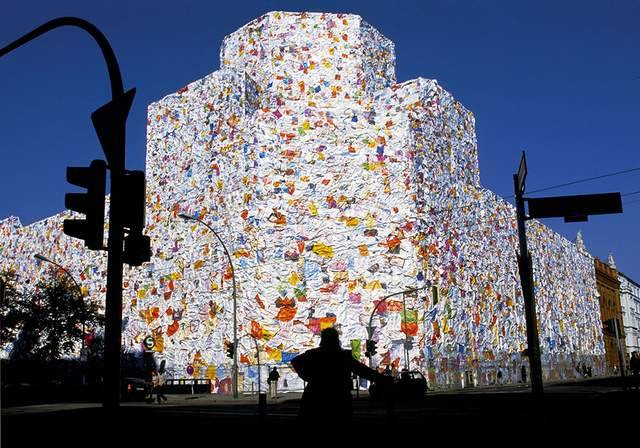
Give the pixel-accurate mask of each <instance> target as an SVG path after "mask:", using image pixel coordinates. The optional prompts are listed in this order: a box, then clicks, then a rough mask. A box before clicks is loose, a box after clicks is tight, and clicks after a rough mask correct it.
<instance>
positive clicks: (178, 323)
mask: <svg viewBox="0 0 640 448" xmlns="http://www.w3.org/2000/svg"><path fill="white" fill-rule="evenodd" d="M220 64H221V68H220V70H218V71H216V72H214V73H212V74H210V75H208V76H206V77H205V78H203V79H201V80H198V81H195V82H193V83H191V84H189V85H187V86H186V87H184V88H182V89H180V90H179V91H178V92H176V93H175V94H171V95H169V96H167V97H165V98H163V99H161V100H159V101H157V102H155V103H153V104H151V105H150V106H149V109H148V128H147V170H146V171H147V199H148V208H147V224H148V234H149V235H150V236H151V238H152V247H153V256H152V260H151V262H150V263H146V264H145V265H143V266H142V267H141V268H136V269H125V283H124V288H125V289H124V308H123V313H124V324H123V346H124V349H125V350H127V351H132V352H142V351H145V350H148V348H146V347H145V344H144V341H145V339H147V338H149V337H151V338H152V340H153V348H151V350H153V351H155V352H156V356H157V358H158V359H165V360H167V368H168V370H169V372H170V373H171V374H172V375H173V376H174V377H177V378H182V377H198V378H200V377H208V378H211V379H213V380H215V381H216V384H217V385H218V386H217V387H219V388H220V390H227V389H226V388H227V387H228V386H229V382H230V380H229V379H230V375H231V371H230V360H229V359H228V358H226V355H225V352H224V342H225V341H231V340H232V339H233V320H232V309H233V302H232V299H231V297H232V294H231V283H232V273H231V268H230V266H229V265H228V263H227V260H226V257H225V255H224V253H223V251H222V248H221V247H220V245H219V243H218V242H217V240H216V238H215V236H214V235H213V234H212V233H211V232H210V231H209V230H208V229H207V228H206V227H205V226H202V225H199V224H198V223H196V222H194V221H184V220H182V219H180V218H179V214H182V213H184V214H188V215H191V216H193V217H194V218H197V219H201V220H203V221H205V222H206V223H208V224H209V225H210V226H211V227H212V228H214V229H215V230H216V231H217V232H218V233H219V234H220V236H221V238H222V239H223V241H225V244H226V245H227V247H228V248H229V251H230V253H231V256H232V259H233V261H234V267H235V275H236V280H237V285H238V299H237V306H238V333H239V335H241V337H240V344H239V345H240V347H239V360H240V366H241V369H242V370H241V372H242V386H243V387H244V388H245V389H247V388H249V385H250V384H251V383H255V380H256V377H257V370H256V356H255V355H256V354H255V346H254V341H253V338H255V339H256V340H257V342H258V345H259V348H260V353H261V357H262V362H263V363H268V364H269V363H270V364H274V363H286V362H287V361H288V360H290V359H291V358H292V357H294V356H295V355H296V354H298V353H300V352H302V351H304V350H307V349H309V348H311V347H315V346H317V344H318V342H319V333H320V331H321V330H322V329H323V328H326V327H329V326H335V327H336V328H338V329H339V331H340V333H341V340H342V342H343V345H344V346H345V347H346V348H347V347H348V348H351V349H352V351H353V355H354V356H355V357H356V358H358V359H361V360H363V361H364V360H365V358H364V351H365V348H364V346H365V340H366V339H367V326H368V325H369V319H370V316H371V314H372V312H373V310H374V307H375V306H376V305H378V303H379V301H381V300H382V299H384V298H385V297H386V296H388V295H391V294H395V293H400V292H402V291H405V290H408V289H416V288H419V289H420V290H419V291H418V292H417V293H412V294H406V295H404V296H403V295H402V294H400V295H397V296H394V297H392V298H390V299H388V300H385V301H384V303H381V304H380V305H379V306H378V310H377V311H376V312H375V313H374V317H373V320H372V322H373V326H375V327H376V328H375V331H374V333H373V339H374V340H376V341H378V353H377V354H376V355H375V357H374V364H375V365H384V364H389V363H392V364H395V365H396V366H398V367H399V368H402V367H404V366H405V363H408V364H409V368H410V369H411V370H420V371H422V372H423V374H425V376H427V377H428V379H429V382H430V383H431V384H432V385H434V386H438V385H460V384H461V379H462V378H463V377H464V375H463V373H464V372H472V374H473V375H472V377H473V378H474V379H473V381H475V382H478V383H483V384H484V383H491V382H494V381H497V378H498V376H497V372H498V371H501V375H500V377H501V379H500V381H503V382H515V381H518V379H519V372H520V367H521V365H523V363H526V359H525V358H523V357H522V356H521V352H522V351H523V350H524V348H526V333H525V331H526V330H525V328H526V327H525V320H524V307H523V302H522V292H521V289H520V283H519V277H518V267H517V261H516V256H515V255H516V251H517V248H518V244H517V241H518V240H517V228H516V222H515V211H514V207H513V206H512V205H511V204H509V203H507V202H506V201H505V200H503V199H502V198H500V197H498V196H496V195H495V194H494V193H492V192H491V191H489V190H487V189H485V188H483V187H482V186H481V184H480V176H479V168H478V148H477V144H476V135H475V119H474V117H473V114H472V113H471V112H470V111H468V110H467V109H465V108H464V107H463V106H462V105H461V104H460V103H459V102H457V101H456V100H455V99H454V98H453V96H452V95H451V94H450V93H449V92H447V91H446V90H445V89H444V88H443V87H442V86H441V85H440V84H439V83H438V82H437V81H435V80H429V79H423V78H418V79H415V80H410V81H406V82H401V83H398V82H397V81H396V78H395V52H394V45H393V43H392V42H391V41H390V40H389V39H387V38H386V37H384V36H383V35H382V34H380V33H379V32H378V31H377V30H375V29H374V28H372V27H371V26H370V25H368V24H367V23H366V22H364V20H362V18H360V17H359V16H357V15H351V14H323V13H290V12H271V13H268V14H265V15H264V16H262V17H260V18H258V19H256V20H254V21H252V22H251V23H249V24H247V25H245V26H244V27H242V28H240V29H239V30H237V31H236V32H234V33H233V34H231V35H229V36H227V37H226V39H225V40H224V42H223V45H222V48H221V52H220ZM62 219H63V216H62V215H61V216H55V217H52V218H50V219H48V220H45V221H43V222H40V223H36V224H33V225H31V226H26V227H21V226H19V224H16V222H15V221H4V222H2V223H1V224H0V238H2V241H1V242H0V257H1V260H0V264H1V265H2V268H5V269H6V268H13V269H15V270H17V271H19V272H21V273H24V275H27V276H28V277H30V278H37V277H38V275H41V274H40V273H41V272H42V269H43V267H42V266H37V265H35V264H34V262H33V259H32V255H33V253H34V252H35V251H43V252H44V255H46V256H50V257H51V258H54V259H56V260H57V261H58V262H59V263H61V264H65V265H67V266H69V267H70V268H71V269H72V271H73V270H75V273H76V274H78V275H79V276H81V283H82V285H83V287H85V288H86V291H87V293H88V294H93V295H96V296H99V295H100V294H101V293H102V291H103V290H104V279H105V270H106V262H105V257H104V256H102V255H98V256H97V258H96V254H95V253H93V252H88V251H84V250H82V249H81V247H80V244H79V243H75V242H73V241H72V240H71V239H69V238H67V237H65V236H64V235H63V234H62ZM528 232H529V238H530V245H531V251H532V254H533V255H532V256H533V260H534V271H535V294H536V299H537V310H538V318H539V328H540V341H541V345H542V357H543V370H544V375H545V377H546V378H547V379H551V378H562V377H567V376H571V375H573V372H574V370H575V366H576V364H577V363H578V362H582V363H588V364H590V365H592V366H593V368H594V370H595V371H596V372H597V371H598V369H600V368H601V366H602V359H603V355H604V346H603V339H602V329H601V323H600V316H599V314H600V313H599V304H598V297H597V292H596V284H595V272H594V265H593V260H592V257H591V256H590V255H589V254H588V253H587V252H586V251H585V250H584V249H583V248H581V247H578V246H576V245H575V244H574V243H572V242H570V241H568V240H566V239H565V238H563V237H561V236H560V235H558V234H557V233H555V232H553V231H551V230H550V229H548V228H547V227H545V226H544V225H542V224H540V223H537V222H530V223H529V224H528ZM80 266H82V270H81V271H80ZM407 339H408V340H409V344H406V341H407ZM147 340H148V339H147ZM405 347H408V353H407V355H408V356H405ZM287 375H289V377H287ZM264 377H265V375H263V378H264ZM467 378H471V377H470V376H468V375H467ZM285 379H287V380H288V384H289V385H290V387H292V388H293V387H296V385H297V384H298V383H297V379H296V377H295V375H293V374H290V373H286V374H285ZM300 385H301V383H300Z"/></svg>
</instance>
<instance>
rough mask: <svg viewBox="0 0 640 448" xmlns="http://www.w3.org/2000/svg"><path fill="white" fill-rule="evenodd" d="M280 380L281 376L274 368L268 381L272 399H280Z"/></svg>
mask: <svg viewBox="0 0 640 448" xmlns="http://www.w3.org/2000/svg"><path fill="white" fill-rule="evenodd" d="M279 379H280V374H279V373H278V369H277V368H276V367H274V368H273V369H271V372H269V378H267V381H268V382H269V393H270V395H271V398H278V380H279Z"/></svg>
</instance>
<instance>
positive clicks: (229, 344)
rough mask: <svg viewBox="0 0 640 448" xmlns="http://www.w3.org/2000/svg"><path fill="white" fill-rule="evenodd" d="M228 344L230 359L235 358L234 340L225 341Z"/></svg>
mask: <svg viewBox="0 0 640 448" xmlns="http://www.w3.org/2000/svg"><path fill="white" fill-rule="evenodd" d="M225 345H226V350H227V356H228V357H229V358H230V359H233V353H234V351H235V349H234V346H233V342H225Z"/></svg>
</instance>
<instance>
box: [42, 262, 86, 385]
mask: <svg viewBox="0 0 640 448" xmlns="http://www.w3.org/2000/svg"><path fill="white" fill-rule="evenodd" d="M33 258H35V259H36V260H39V261H45V262H47V263H51V264H52V265H54V266H56V267H58V268H59V269H60V270H62V271H63V272H64V273H65V274H67V277H69V278H70V279H71V281H72V282H73V284H74V285H75V287H76V290H77V291H78V297H79V300H83V299H84V298H83V294H82V288H80V285H79V284H78V282H77V281H76V279H75V278H73V275H71V273H70V272H69V271H68V270H67V269H65V267H64V266H62V265H60V264H58V263H56V262H55V261H53V260H49V259H48V258H47V257H45V256H44V255H40V254H35V255H34V256H33ZM85 321H86V317H85V318H84V319H83V320H82V341H81V342H82V348H81V349H80V353H81V356H80V358H81V360H82V355H84V354H85V346H84V336H85V323H86V322H85ZM84 382H85V378H84V375H83V376H82V383H83V384H84Z"/></svg>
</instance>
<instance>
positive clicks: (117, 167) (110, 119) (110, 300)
mask: <svg viewBox="0 0 640 448" xmlns="http://www.w3.org/2000/svg"><path fill="white" fill-rule="evenodd" d="M63 26H75V27H78V28H81V29H83V30H84V31H86V32H88V33H89V34H90V35H91V37H93V39H94V40H95V41H96V42H97V43H98V45H99V46H100V49H101V50H102V54H103V56H104V59H105V62H106V64H107V70H108V71H109V81H110V83H111V95H112V103H108V104H107V105H105V106H103V109H105V110H104V111H103V112H104V113H101V114H99V115H100V116H101V119H102V122H101V125H102V126H101V127H100V129H98V126H97V123H96V120H94V125H96V131H97V132H98V137H99V138H100V141H101V143H102V145H103V148H104V150H105V153H106V155H107V159H108V160H109V169H110V171H111V197H110V203H109V246H108V250H109V255H108V261H107V292H106V299H105V300H106V310H105V371H104V395H103V401H102V404H103V406H104V407H105V408H110V409H115V408H117V407H118V406H119V404H120V345H121V332H122V260H123V238H124V235H123V226H122V222H123V220H122V212H121V211H119V210H118V207H117V204H118V203H119V201H120V198H121V194H122V193H121V191H120V189H121V183H122V179H123V177H124V173H125V166H124V163H125V146H124V143H125V124H126V117H127V114H128V112H129V109H128V108H129V107H130V106H131V101H132V99H133V92H134V91H129V92H127V93H128V96H126V95H125V92H124V87H123V84H122V76H121V74H120V67H119V65H118V61H117V59H116V56H115V53H114V52H113V49H112V48H111V45H110V44H109V41H108V40H107V38H106V37H105V36H104V34H102V32H100V30H98V28H96V27H95V26H94V25H93V24H91V23H89V22H87V21H86V20H83V19H79V18H77V17H61V18H58V19H54V20H51V21H49V22H47V23H45V24H43V25H41V26H40V27H38V28H36V29H35V30H33V31H31V32H30V33H27V34H25V35H24V36H22V37H21V38H19V39H17V40H16V41H14V42H12V43H10V44H9V45H7V46H6V47H3V48H1V49H0V57H2V56H4V55H6V54H7V53H9V52H11V51H13V50H15V49H16V48H18V47H20V46H22V45H24V44H26V43H27V42H29V41H31V40H33V39H35V38H37V37H39V36H41V35H43V34H45V33H47V32H49V31H51V30H53V29H55V28H59V27H63ZM123 98H124V99H125V101H128V104H127V103H126V102H124V103H123V101H122V99H123ZM109 105H116V108H112V107H107V106H109ZM123 105H124V106H126V107H127V109H126V111H124V109H123V108H122V106H123ZM117 106H120V107H121V108H120V109H118V108H117ZM100 110H101V109H99V110H98V111H96V112H94V115H96V114H97V113H98V112H100ZM114 204H115V205H116V206H114Z"/></svg>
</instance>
